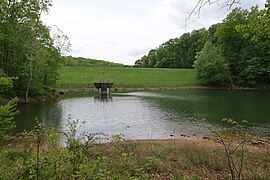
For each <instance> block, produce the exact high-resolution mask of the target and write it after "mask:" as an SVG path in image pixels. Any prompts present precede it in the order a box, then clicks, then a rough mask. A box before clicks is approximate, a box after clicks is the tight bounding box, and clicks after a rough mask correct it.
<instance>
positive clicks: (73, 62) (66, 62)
mask: <svg viewBox="0 0 270 180" xmlns="http://www.w3.org/2000/svg"><path fill="white" fill-rule="evenodd" d="M61 65H63V66H76V67H79V66H82V67H124V65H123V64H120V63H114V62H108V61H104V60H97V59H90V58H83V57H72V56H62V60H61Z"/></svg>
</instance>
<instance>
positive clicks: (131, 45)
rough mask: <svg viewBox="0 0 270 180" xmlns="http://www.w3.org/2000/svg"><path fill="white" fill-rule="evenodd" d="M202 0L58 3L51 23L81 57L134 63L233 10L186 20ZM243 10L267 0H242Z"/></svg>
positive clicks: (216, 9) (215, 9) (212, 10)
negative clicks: (65, 36)
mask: <svg viewBox="0 0 270 180" xmlns="http://www.w3.org/2000/svg"><path fill="white" fill-rule="evenodd" d="M196 2H198V0H76V1H75V0H53V6H52V7H51V9H50V14H49V15H46V16H44V17H43V21H44V22H45V23H46V24H47V25H50V26H52V25H56V26H57V27H58V28H60V29H61V30H62V31H63V32H64V33H65V34H66V35H68V37H69V38H70V41H71V45H72V47H71V48H72V50H71V52H70V53H69V54H70V55H72V56H75V57H86V58H93V59H101V60H107V61H111V62H118V63H123V64H127V65H132V64H134V62H135V60H137V59H139V58H140V57H141V56H143V55H144V54H147V53H148V51H149V50H150V49H153V48H155V47H158V46H159V45H160V44H162V43H164V42H166V41H167V40H169V39H170V38H175V37H179V36H181V35H182V34H183V33H185V32H190V31H192V30H194V29H199V28H203V27H205V28H207V27H209V26H210V25H212V24H214V23H218V22H221V21H222V19H224V18H225V17H226V15H227V14H228V13H229V12H230V11H229V10H228V9H226V8H221V7H220V6H218V5H211V6H205V8H204V9H202V11H201V15H200V17H199V18H198V16H196V15H194V16H193V18H192V19H191V20H189V21H188V22H187V26H186V28H185V18H186V17H187V16H188V15H189V13H190V12H191V11H192V9H193V8H194V7H195V4H196ZM241 2H242V3H241V5H240V6H241V7H243V8H249V7H251V6H254V5H257V4H258V5H259V7H261V8H262V7H264V2H265V1H264V0H242V1H241Z"/></svg>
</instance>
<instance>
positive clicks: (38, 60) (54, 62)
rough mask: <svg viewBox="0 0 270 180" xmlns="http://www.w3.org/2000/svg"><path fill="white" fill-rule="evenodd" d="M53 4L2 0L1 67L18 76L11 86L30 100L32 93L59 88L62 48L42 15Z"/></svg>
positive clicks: (8, 73) (0, 12) (42, 92)
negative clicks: (58, 79) (54, 40)
mask: <svg viewBox="0 0 270 180" xmlns="http://www.w3.org/2000/svg"><path fill="white" fill-rule="evenodd" d="M50 6H51V0H45V1H44V0H42V1H41V0H37V1H30V0H25V1H0V7H1V11H0V67H1V68H2V69H3V71H4V73H5V74H6V75H7V77H17V78H18V79H17V80H16V81H14V84H13V87H11V86H8V87H9V88H12V89H14V91H15V93H16V95H17V96H20V97H25V101H26V102H28V97H29V96H32V97H33V96H43V95H48V94H51V93H53V90H54V89H55V83H56V80H57V78H56V77H57V67H58V64H59V63H58V61H60V49H59V48H56V47H55V44H54V42H53V39H52V38H51V37H50V31H49V27H47V26H46V25H45V24H43V22H42V21H41V19H40V17H41V15H42V14H44V13H48V10H49V7H50ZM8 80H9V82H10V81H11V79H8ZM3 81H4V82H7V79H6V78H5V80H3V78H1V82H3ZM1 88H2V87H1ZM2 91H3V90H2ZM3 93H5V94H6V95H10V94H8V92H6V91H5V92H3Z"/></svg>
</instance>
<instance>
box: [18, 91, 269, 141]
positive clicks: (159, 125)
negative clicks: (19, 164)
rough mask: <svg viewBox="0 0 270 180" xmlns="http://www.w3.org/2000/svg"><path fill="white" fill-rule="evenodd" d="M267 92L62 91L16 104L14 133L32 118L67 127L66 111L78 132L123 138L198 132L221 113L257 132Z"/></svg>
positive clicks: (264, 122)
mask: <svg viewBox="0 0 270 180" xmlns="http://www.w3.org/2000/svg"><path fill="white" fill-rule="evenodd" d="M269 107H270V95H269V93H268V92H245V91H244V92H239V91H202V90H192V91H191V90H188V91H161V92H134V93H123V94H111V96H106V97H100V96H96V94H89V93H86V94H75V95H70V94H68V95H65V96H63V97H62V99H59V100H57V101H54V102H46V103H42V104H36V105H30V106H24V107H21V111H22V113H21V114H20V116H19V117H18V118H17V119H16V122H17V127H18V128H17V131H21V130H22V129H32V128H33V127H34V120H35V118H36V117H38V118H39V119H41V120H43V122H44V123H45V124H46V125H48V126H50V125H53V126H56V127H61V128H62V130H65V129H66V124H67V121H68V117H69V115H71V117H72V118H73V119H79V120H80V121H81V122H83V121H85V124H84V125H83V126H82V127H81V129H80V132H89V133H106V134H108V135H113V134H119V133H122V134H124V135H125V136H126V138H127V139H155V138H170V137H171V136H170V135H174V136H176V137H177V136H181V134H185V135H188V136H193V135H194V134H196V136H198V135H201V136H203V135H204V134H205V133H206V132H208V131H207V130H206V129H205V126H203V125H202V123H201V121H200V120H201V119H204V118H205V119H206V120H207V122H208V123H211V124H219V123H220V120H221V119H222V118H224V117H232V118H235V119H239V120H240V119H247V120H248V121H249V122H251V123H252V124H253V125H256V127H258V128H260V131H263V130H265V131H269V124H270V111H269V110H268V108H269Z"/></svg>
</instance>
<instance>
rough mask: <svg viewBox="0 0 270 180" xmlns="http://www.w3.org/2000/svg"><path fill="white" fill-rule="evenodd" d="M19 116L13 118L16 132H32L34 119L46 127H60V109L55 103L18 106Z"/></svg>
mask: <svg viewBox="0 0 270 180" xmlns="http://www.w3.org/2000/svg"><path fill="white" fill-rule="evenodd" d="M19 110H20V114H19V115H18V116H17V117H16V118H15V122H16V126H17V127H16V130H15V131H16V132H21V131H23V130H32V129H33V128H34V126H35V122H36V119H38V120H39V121H40V122H42V123H44V125H45V126H46V127H60V124H61V119H62V107H61V106H60V105H59V103H57V102H55V101H50V102H43V103H38V104H30V105H22V106H19Z"/></svg>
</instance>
